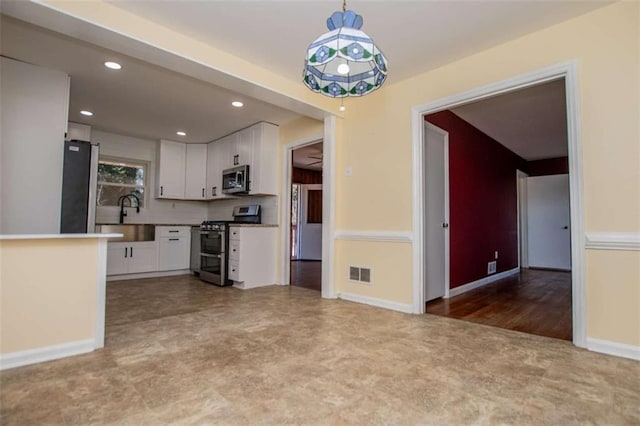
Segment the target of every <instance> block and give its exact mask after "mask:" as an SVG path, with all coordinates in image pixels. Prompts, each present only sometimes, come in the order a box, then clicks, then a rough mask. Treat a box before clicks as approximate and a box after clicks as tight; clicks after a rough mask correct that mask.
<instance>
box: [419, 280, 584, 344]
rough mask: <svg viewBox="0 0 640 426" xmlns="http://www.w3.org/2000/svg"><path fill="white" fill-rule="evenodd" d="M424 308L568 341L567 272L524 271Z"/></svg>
mask: <svg viewBox="0 0 640 426" xmlns="http://www.w3.org/2000/svg"><path fill="white" fill-rule="evenodd" d="M426 308H427V313H430V314H434V315H440V316H445V317H449V318H457V319H462V320H466V321H471V322H475V323H479V324H485V325H491V326H494V327H499V328H506V329H508V330H516V331H522V332H525V333H530V334H536V335H539V336H546V337H553V338H556V339H564V340H572V321H571V320H572V313H571V273H570V272H560V271H543V270H535V269H524V270H523V271H522V272H521V273H520V274H519V275H515V276H513V277H509V278H505V279H503V280H500V281H496V282H495V283H491V284H489V285H486V286H484V287H480V288H477V289H475V290H471V291H469V292H466V293H464V294H461V295H459V296H456V297H452V298H451V299H437V300H434V301H432V302H428V303H427V306H426Z"/></svg>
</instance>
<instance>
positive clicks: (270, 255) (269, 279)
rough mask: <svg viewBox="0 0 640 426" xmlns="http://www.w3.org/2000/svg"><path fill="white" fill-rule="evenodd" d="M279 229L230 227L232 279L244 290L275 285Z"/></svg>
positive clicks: (230, 269) (230, 277) (230, 274)
mask: <svg viewBox="0 0 640 426" xmlns="http://www.w3.org/2000/svg"><path fill="white" fill-rule="evenodd" d="M277 230H278V228H277V227H263V226H244V227H243V226H233V225H231V226H230V230H229V279H231V280H232V281H233V282H234V286H235V287H238V288H241V289H249V288H254V287H261V286H265V285H272V284H276V262H277V260H276V253H277V241H278V239H277Z"/></svg>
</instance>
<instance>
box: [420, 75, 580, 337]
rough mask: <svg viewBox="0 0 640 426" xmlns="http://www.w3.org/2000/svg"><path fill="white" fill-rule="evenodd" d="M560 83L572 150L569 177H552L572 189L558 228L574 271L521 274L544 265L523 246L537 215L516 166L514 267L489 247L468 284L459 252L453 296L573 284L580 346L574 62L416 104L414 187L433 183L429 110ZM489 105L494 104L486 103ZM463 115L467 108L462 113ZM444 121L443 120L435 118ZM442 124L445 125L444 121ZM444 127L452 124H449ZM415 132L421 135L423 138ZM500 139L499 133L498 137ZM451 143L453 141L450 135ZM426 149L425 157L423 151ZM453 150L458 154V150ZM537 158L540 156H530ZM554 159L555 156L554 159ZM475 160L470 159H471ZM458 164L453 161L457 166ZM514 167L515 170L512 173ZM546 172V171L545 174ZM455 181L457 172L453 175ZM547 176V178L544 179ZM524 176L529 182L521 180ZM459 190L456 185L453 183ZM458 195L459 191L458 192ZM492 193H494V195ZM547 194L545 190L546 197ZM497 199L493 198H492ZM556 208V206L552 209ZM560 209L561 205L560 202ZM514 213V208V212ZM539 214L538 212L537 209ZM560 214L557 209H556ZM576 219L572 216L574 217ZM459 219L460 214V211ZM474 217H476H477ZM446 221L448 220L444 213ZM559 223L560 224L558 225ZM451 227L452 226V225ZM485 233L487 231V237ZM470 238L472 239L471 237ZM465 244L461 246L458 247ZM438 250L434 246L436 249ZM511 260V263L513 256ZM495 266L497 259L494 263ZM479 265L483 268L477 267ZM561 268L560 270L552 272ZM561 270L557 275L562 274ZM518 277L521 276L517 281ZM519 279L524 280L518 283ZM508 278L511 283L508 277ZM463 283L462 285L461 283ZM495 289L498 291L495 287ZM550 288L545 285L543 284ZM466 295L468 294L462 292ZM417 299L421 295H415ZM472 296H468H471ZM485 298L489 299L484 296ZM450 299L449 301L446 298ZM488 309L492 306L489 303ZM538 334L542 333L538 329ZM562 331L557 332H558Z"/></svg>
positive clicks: (574, 330) (423, 289)
mask: <svg viewBox="0 0 640 426" xmlns="http://www.w3.org/2000/svg"><path fill="white" fill-rule="evenodd" d="M553 82H556V84H559V85H561V86H562V88H563V90H565V92H564V93H563V101H566V104H564V103H563V108H564V112H565V114H566V115H565V116H566V118H565V125H566V128H565V137H566V139H565V140H566V143H565V149H566V147H567V146H568V147H569V149H568V153H567V154H566V157H565V158H564V162H565V164H566V168H567V170H566V172H569V173H566V172H565V173H564V175H565V176H564V178H560V177H557V178H549V179H547V178H546V177H545V178H544V179H546V180H558V181H559V180H561V179H564V182H565V183H566V184H565V185H564V187H565V188H568V190H567V193H568V194H570V197H569V199H568V202H569V204H568V205H566V209H565V211H566V212H567V213H568V214H567V215H566V216H567V219H568V220H566V221H565V223H563V224H562V225H561V227H560V229H559V230H556V234H558V233H561V232H562V231H565V232H566V235H567V236H568V238H567V239H566V240H567V244H566V246H567V247H568V250H565V253H569V255H568V256H567V257H568V259H569V260H570V263H569V264H570V268H571V272H566V271H561V269H565V268H563V267H561V266H555V267H554V266H552V267H549V268H547V269H551V271H547V270H531V271H533V272H532V273H527V274H521V273H520V268H524V267H527V266H538V265H532V264H531V263H530V257H528V256H530V253H528V250H523V247H527V248H530V247H531V241H527V240H526V238H527V235H526V234H527V233H526V232H520V230H519V229H518V228H521V227H522V224H523V223H524V222H525V219H526V218H527V217H529V216H530V215H531V206H528V208H527V210H523V208H524V206H525V203H526V200H522V199H520V198H518V199H516V192H517V193H518V194H520V193H521V191H522V186H525V185H524V182H523V180H524V179H527V178H526V177H524V178H522V180H519V179H513V177H514V176H513V175H514V174H516V173H515V169H514V171H512V172H510V177H509V180H510V182H511V184H510V185H511V186H513V203H512V204H513V218H512V223H513V227H512V229H513V231H509V233H512V234H513V238H512V239H513V241H512V242H511V243H510V245H511V246H512V250H509V251H510V252H511V253H507V256H513V265H512V266H513V267H510V268H508V269H506V268H505V267H506V266H507V265H505V261H508V260H509V259H505V257H504V255H505V253H502V252H500V253H498V251H497V250H496V251H493V250H491V251H489V250H486V253H484V252H483V253H481V257H482V262H483V264H484V272H482V271H481V272H480V273H481V274H482V275H483V276H482V277H481V278H479V279H476V280H472V281H471V282H463V284H468V285H460V282H457V283H456V282H454V281H455V280H456V279H457V278H456V277H454V276H453V275H454V274H456V273H459V272H460V270H461V269H464V267H463V268H460V267H459V266H458V267H456V266H455V265H454V260H453V255H451V256H452V260H451V274H452V276H451V277H450V280H451V282H450V294H449V296H450V297H452V298H454V299H455V296H457V295H461V294H462V293H465V294H466V295H467V296H468V295H469V294H472V293H467V292H472V291H474V290H475V289H480V290H482V291H484V298H485V301H486V297H487V296H488V295H489V296H490V295H491V294H494V293H496V292H498V290H499V289H498V287H502V288H516V287H517V286H518V285H521V284H523V282H524V281H527V282H531V281H536V280H538V281H540V283H541V285H542V286H543V287H544V286H545V285H546V286H547V289H549V288H554V290H555V287H556V286H558V285H560V286H564V288H565V289H566V290H568V297H564V296H559V297H558V300H560V299H564V301H565V303H566V302H567V301H568V305H567V306H568V308H567V315H566V316H565V318H564V322H565V324H569V330H570V332H569V334H568V337H569V339H571V338H572V340H573V342H574V343H575V344H576V345H578V346H584V340H585V334H584V282H583V269H584V266H583V265H584V260H583V257H584V254H583V250H582V249H583V247H580V246H579V243H580V239H579V235H580V234H581V233H582V232H583V223H582V201H581V194H580V192H579V191H578V189H579V188H580V176H581V174H580V169H581V163H580V160H581V159H580V158H578V156H577V155H576V153H578V152H579V140H578V138H577V136H576V132H575V129H576V128H577V123H576V120H577V118H576V114H575V75H574V68H573V64H562V65H559V66H556V67H552V68H549V69H546V70H541V71H538V72H536V73H532V74H530V75H525V76H520V77H517V78H514V79H511V80H507V81H505V82H501V83H497V84H493V85H491V86H487V87H484V88H479V89H475V90H473V91H470V92H468V93H464V94H460V95H456V96H452V97H451V98H447V99H443V100H440V101H436V102H433V103H431V104H428V105H424V106H418V107H416V108H414V154H416V155H415V156H414V161H416V160H421V161H420V164H418V165H417V166H416V170H417V173H415V176H416V180H415V183H416V187H417V188H415V189H417V191H415V189H414V191H415V192H414V193H416V195H417V194H422V195H423V196H424V195H425V194H427V192H428V183H427V181H425V180H424V179H425V178H426V179H428V168H429V163H428V160H427V159H426V156H428V152H427V153H426V155H425V151H427V150H428V147H427V146H426V145H423V146H417V145H418V144H420V143H422V142H423V140H424V139H423V138H426V136H427V134H428V129H427V128H425V127H424V124H423V123H424V118H425V116H427V115H429V114H434V113H438V112H442V111H446V110H451V109H456V108H459V107H461V106H466V105H469V104H471V103H474V102H476V101H484V100H489V99H491V98H493V97H498V96H500V95H509V94H511V93H514V92H516V91H519V90H524V89H526V88H532V87H535V86H540V85H543V84H544V83H553ZM484 109H485V110H487V109H490V108H484ZM461 115H462V114H461ZM435 124H438V123H435ZM440 127H441V128H442V126H440ZM444 130H447V129H446V128H445V129H444ZM415 136H418V137H417V138H416V137H415ZM496 139H497V138H496ZM450 143H453V142H452V141H451V140H450ZM423 155H424V157H423ZM452 155H453V154H452ZM482 156H485V154H484V153H481V154H480V155H476V157H471V161H472V162H473V161H478V160H479V159H480V158H481V157H482ZM530 160H535V159H530ZM548 163H549V162H548ZM468 164H469V163H467V165H468ZM451 167H453V166H451ZM511 173H513V174H511ZM548 174H550V175H551V174H552V175H561V174H563V173H557V172H553V173H548ZM543 175H544V174H543ZM535 178H537V176H535V175H532V176H531V179H535ZM451 179H452V182H453V179H454V178H453V177H452V178H451ZM544 179H543V180H544ZM520 182H522V183H523V185H520V184H519V183H520ZM516 188H520V191H517V189H516ZM452 191H453V189H452ZM556 195H559V194H558V191H556V194H555V195H551V196H550V198H549V197H547V198H548V199H553V198H557V197H556ZM452 197H453V195H452ZM489 198H490V197H489ZM542 198H543V199H544V198H545V197H544V196H543V197H542ZM488 201H491V200H488ZM427 204H428V202H427V203H426V204H425V205H423V204H422V203H421V199H420V198H417V199H416V200H415V203H414V213H417V215H416V216H414V217H415V221H414V229H422V230H423V231H422V232H424V233H416V235H417V236H418V237H419V236H423V237H422V238H421V239H422V241H421V242H420V243H419V244H416V247H414V259H415V260H416V262H419V265H416V269H417V274H416V275H417V277H418V278H419V280H415V281H414V294H415V295H418V296H419V297H420V298H419V299H418V300H421V301H422V306H414V309H415V311H416V312H424V311H425V305H424V301H425V300H427V297H428V295H429V285H428V282H427V281H428V277H429V272H428V271H427V269H428V268H429V260H428V256H429V254H428V253H429V244H430V243H429V239H428V233H427V232H428V231H427V227H428V226H429V225H428V222H429V219H428V212H427V210H428V209H427ZM551 210H553V208H552V209H551ZM556 210H562V209H558V208H557V206H556ZM465 214H466V216H467V217H468V218H474V217H475V216H474V213H473V210H472V209H467V210H466V211H465ZM494 214H495V215H496V217H497V216H499V215H501V214H502V211H501V209H499V208H496V209H495V212H494ZM509 214H510V215H511V213H509ZM451 215H452V216H451V223H450V226H451V227H452V228H453V227H455V226H456V215H455V213H454V212H451ZM534 216H535V215H534ZM556 216H557V215H556ZM569 219H570V220H569ZM458 220H459V217H458ZM471 220H472V221H473V220H474V219H471ZM442 222H443V224H444V223H447V222H446V221H445V220H444V218H443V221H442ZM554 226H555V225H554ZM498 228H499V226H498V227H494V228H491V227H489V228H488V229H486V232H487V233H488V234H486V235H490V234H491V233H496V232H498V231H499V229H498ZM449 232H451V231H449ZM486 235H485V237H486ZM468 241H469V239H467V243H468ZM455 244H460V241H457V240H456V241H454V237H453V235H451V250H452V251H453V248H454V245H455ZM458 248H459V247H458ZM432 252H433V249H432ZM493 261H496V263H497V264H498V265H500V263H503V265H502V266H503V268H502V270H500V269H498V270H497V271H495V270H494V271H495V272H494V271H492V265H491V263H492V262H493ZM507 263H509V265H508V266H511V264H510V263H511V262H507ZM494 267H495V264H494ZM476 269H477V268H476ZM553 274H555V275H554V276H551V275H553ZM556 275H557V276H556ZM514 280H515V281H514ZM517 280H520V282H519V283H518V282H517ZM507 281H508V283H507ZM456 284H457V285H456ZM492 291H493V293H492ZM541 291H542V292H544V290H541ZM460 297H462V296H460ZM482 298H483V296H481V295H479V299H482ZM414 300H415V299H414ZM441 300H443V301H450V300H453V299H446V298H443V299H441ZM467 301H468V300H467ZM483 303H484V302H483ZM442 305H444V303H443V304H442ZM441 308H442V311H447V310H449V312H450V311H451V310H452V309H453V308H452V307H451V306H449V307H444V306H441ZM487 309H488V308H487ZM487 309H485V312H484V313H483V314H481V315H478V316H486V315H485V314H487ZM523 318H524V319H525V320H527V318H528V321H530V322H531V321H532V320H533V318H532V316H531V315H527V314H523ZM534 334H538V333H534ZM553 337H557V336H553Z"/></svg>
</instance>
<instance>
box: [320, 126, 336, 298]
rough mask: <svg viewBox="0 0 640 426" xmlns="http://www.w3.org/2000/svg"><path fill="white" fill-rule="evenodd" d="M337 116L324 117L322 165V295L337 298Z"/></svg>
mask: <svg viewBox="0 0 640 426" xmlns="http://www.w3.org/2000/svg"><path fill="white" fill-rule="evenodd" d="M336 120H337V118H336V116H335V115H329V116H327V117H326V118H325V119H324V139H323V144H322V150H323V153H324V155H323V158H324V164H323V167H322V188H323V189H322V297H323V298H325V299H335V298H336V289H335V282H334V277H335V275H334V272H335V271H334V268H335V265H334V253H335V240H334V239H333V235H334V233H335V230H336V203H335V197H334V195H335V188H336Z"/></svg>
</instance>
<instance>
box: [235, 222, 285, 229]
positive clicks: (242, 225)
mask: <svg viewBox="0 0 640 426" xmlns="http://www.w3.org/2000/svg"><path fill="white" fill-rule="evenodd" d="M229 226H230V227H238V228H277V227H278V225H270V224H268V223H230V224H229Z"/></svg>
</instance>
